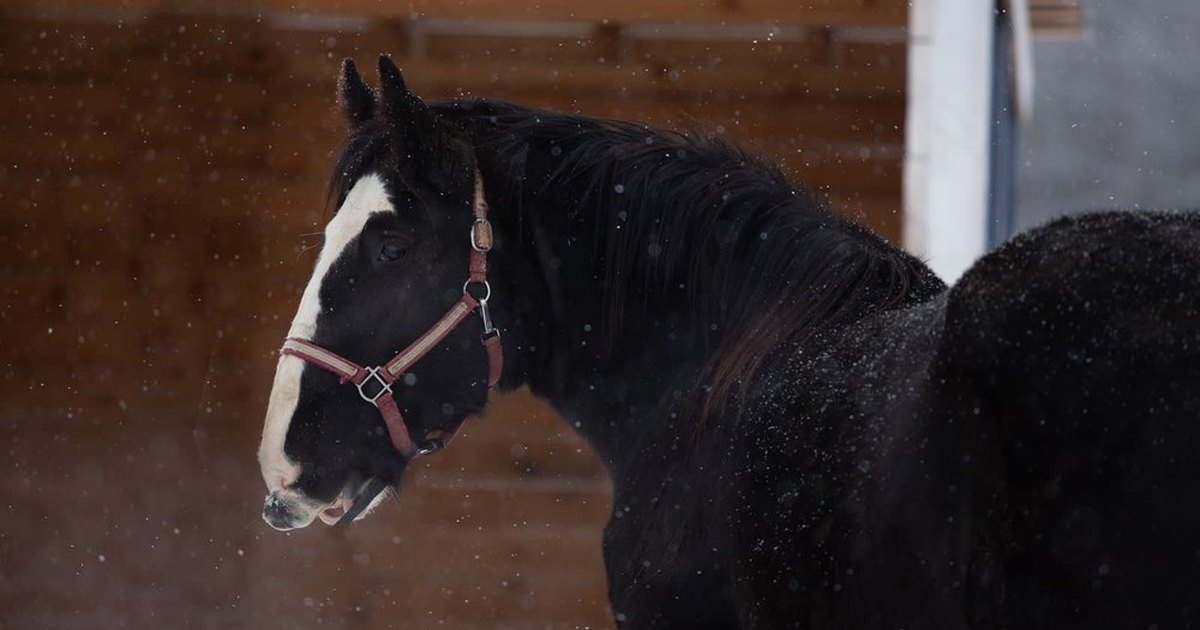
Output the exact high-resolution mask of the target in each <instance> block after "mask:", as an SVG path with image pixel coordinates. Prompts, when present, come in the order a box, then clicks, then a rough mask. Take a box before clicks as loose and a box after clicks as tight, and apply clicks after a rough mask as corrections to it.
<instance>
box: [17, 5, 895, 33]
mask: <svg viewBox="0 0 1200 630" xmlns="http://www.w3.org/2000/svg"><path fill="white" fill-rule="evenodd" d="M7 4H8V6H9V7H20V6H22V5H23V6H25V7H27V8H34V9H36V10H37V11H39V12H60V13H70V12H95V11H98V10H114V9H119V10H122V11H129V10H137V11H146V10H148V11H171V10H179V9H180V8H181V4H183V5H184V8H187V6H188V5H189V4H190V3H180V2H178V0H71V1H70V2H66V1H63V0H58V1H51V2H39V1H37V0H9V1H8V3H7ZM195 6H196V7H200V6H203V9H204V10H206V11H218V12H228V13H236V12H247V13H262V12H263V11H269V12H278V13H292V14H295V13H309V14H316V15H331V16H335V15H361V16H370V17H392V18H413V17H416V18H448V19H461V20H470V19H478V20H538V21H542V20H580V21H587V22H600V23H604V24H610V23H621V24H633V23H653V22H659V23H716V24H778V25H801V26H895V27H903V26H904V24H905V22H906V20H907V16H908V8H907V2H905V0H800V1H797V0H736V1H730V0H653V1H651V2H631V1H630V0H588V1H586V2H585V1H582V0H538V1H537V2H513V1H512V0H408V1H407V2H390V1H388V0H257V1H253V2H245V3H235V2H216V3H211V4H205V5H201V4H200V3H196V5H195Z"/></svg>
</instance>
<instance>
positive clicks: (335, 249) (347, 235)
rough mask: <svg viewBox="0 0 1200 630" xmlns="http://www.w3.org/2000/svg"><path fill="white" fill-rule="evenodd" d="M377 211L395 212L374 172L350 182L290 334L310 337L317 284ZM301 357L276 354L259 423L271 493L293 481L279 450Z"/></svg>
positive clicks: (291, 467) (292, 468)
mask: <svg viewBox="0 0 1200 630" xmlns="http://www.w3.org/2000/svg"><path fill="white" fill-rule="evenodd" d="M380 212H395V209H394V208H393V207H392V204H391V202H390V201H388V196H387V189H386V187H385V186H384V184H383V180H382V179H380V178H379V176H378V175H375V174H371V175H366V176H364V177H362V178H361V179H359V180H358V181H357V182H355V183H354V187H353V188H351V189H350V192H349V193H348V194H347V195H346V201H345V202H344V203H342V206H341V208H339V209H338V211H337V214H335V215H334V217H333V219H332V220H330V221H329V225H326V226H325V244H324V245H323V246H322V247H321V254H320V256H318V257H317V265H316V268H315V269H314V270H313V274H312V277H311V278H309V281H308V286H306V287H305V288H304V294H303V296H301V298H300V308H299V309H298V310H297V311H296V317H295V318H294V319H292V327H291V330H289V331H288V336H289V337H296V338H299V339H307V340H312V337H313V334H314V333H315V332H316V329H317V316H318V315H320V314H321V284H322V283H323V282H324V280H325V276H326V275H328V273H329V270H330V268H332V267H333V263H334V261H336V260H337V259H338V258H340V257H341V255H342V253H343V252H344V251H345V250H346V246H347V245H349V244H350V241H352V240H354V238H355V237H357V236H358V235H359V234H361V233H362V231H363V227H365V226H366V224H367V220H368V219H370V218H371V216H372V215H374V214H377V213H380ZM303 372H304V361H303V360H302V359H299V358H297V357H293V356H287V355H285V356H281V357H279V363H278V365H277V366H276V368H275V382H274V383H273V384H272V386H271V398H270V400H269V402H268V403H267V418H266V422H265V423H264V424H263V433H262V442H261V443H260V444H259V446H258V464H259V467H260V468H261V469H262V476H263V481H265V482H266V483H267V491H268V492H276V491H278V490H282V489H284V488H285V487H287V486H289V485H291V484H293V483H295V481H296V479H297V478H298V477H299V476H300V467H299V466H298V465H297V464H296V463H295V462H293V461H291V460H290V459H288V457H287V455H286V454H285V453H284V451H283V445H284V441H285V440H286V439H287V433H288V427H289V426H290V425H291V421H292V415H293V414H294V413H295V412H296V403H297V401H298V400H299V398H300V375H301V374H302V373H303Z"/></svg>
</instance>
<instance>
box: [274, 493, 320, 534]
mask: <svg viewBox="0 0 1200 630" xmlns="http://www.w3.org/2000/svg"><path fill="white" fill-rule="evenodd" d="M289 494H291V493H288V492H287V491H280V490H277V491H275V492H272V493H271V494H269V495H267V499H266V501H264V502H263V520H264V521H266V522H267V525H270V526H271V527H272V528H274V529H277V530H279V531H281V532H286V531H289V530H293V529H299V528H301V527H307V526H308V525H309V524H311V523H312V522H313V520H314V519H315V518H316V517H317V513H318V512H319V511H320V508H319V507H316V506H311V505H308V504H307V502H305V501H302V500H300V499H299V497H296V496H294V495H292V496H289Z"/></svg>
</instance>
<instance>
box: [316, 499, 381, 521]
mask: <svg viewBox="0 0 1200 630" xmlns="http://www.w3.org/2000/svg"><path fill="white" fill-rule="evenodd" d="M351 503H353V501H352V500H351V499H349V498H347V497H344V496H342V497H338V500H337V501H335V502H334V503H333V505H331V506H329V507H327V508H325V509H324V510H321V512H320V513H319V514H317V518H319V519H321V522H322V523H325V524H326V525H337V522H338V521H339V520H341V518H342V515H343V514H345V513H346V510H348V509H350V504H351ZM368 509H369V508H368ZM366 513H367V511H366V510H363V513H362V514H360V515H359V516H358V518H362V517H363V516H364V515H366ZM358 518H356V519H354V520H356V521H357V520H358Z"/></svg>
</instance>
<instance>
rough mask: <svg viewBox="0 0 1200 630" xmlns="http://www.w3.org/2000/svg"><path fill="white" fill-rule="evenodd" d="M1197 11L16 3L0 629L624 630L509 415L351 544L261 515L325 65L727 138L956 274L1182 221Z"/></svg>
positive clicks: (559, 1)
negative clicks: (1074, 218)
mask: <svg viewBox="0 0 1200 630" xmlns="http://www.w3.org/2000/svg"><path fill="white" fill-rule="evenodd" d="M1081 2H1083V3H1086V6H1081ZM910 4H911V7H910ZM1151 7H1153V9H1151ZM1171 11H1176V12H1177V13H1178V12H1182V13H1181V14H1177V15H1175V17H1174V18H1173V17H1172V14H1171ZM1196 13H1197V11H1196V6H1195V5H1194V3H1193V2H1192V0H1160V1H1157V2H1124V1H1122V0H1030V1H1026V0H1019V1H1016V0H1015V1H1013V2H998V3H996V4H992V2H991V1H990V0H979V1H978V2H972V3H967V2H961V1H960V0H918V1H916V2H912V3H910V2H906V1H905V0H807V1H800V2H796V1H794V0H789V1H784V0H689V1H687V2H684V1H683V0H658V1H655V0H648V1H646V2H637V3H631V2H627V1H625V0H621V1H616V0H591V1H590V2H587V3H583V2H572V1H570V0H541V1H540V2H538V3H536V4H534V3H521V2H515V1H503V2H502V1H498V0H415V1H410V2H376V1H373V0H343V1H334V2H318V1H316V0H295V1H285V0H247V1H245V2H238V3H233V2H199V1H189V0H179V1H172V0H81V1H78V2H60V3H44V2H33V1H24V0H6V1H5V2H4V3H3V4H0V107H2V109H0V132H2V133H0V347H2V348H3V353H2V354H0V448H2V449H3V450H2V453H3V458H2V459H0V509H2V510H3V516H2V517H0V628H114V627H134V628H139V627H146V626H148V625H151V624H155V625H166V626H168V627H232V628H241V627H268V628H271V627H311V626H317V625H320V626H322V627H330V628H388V627H396V628H417V627H451V628H475V627H478V628H596V627H600V628H604V627H611V622H610V621H609V612H608V608H607V600H606V595H605V582H604V573H603V566H602V563H601V560H600V547H599V545H600V534H601V528H602V526H603V523H604V522H605V520H606V519H607V516H608V511H609V489H608V483H607V480H606V479H605V478H604V474H603V470H602V468H601V467H600V465H599V464H598V462H597V461H596V460H595V458H594V457H593V456H592V454H591V453H590V452H589V451H588V449H587V447H586V446H585V445H584V444H582V443H581V442H580V441H579V440H578V439H577V438H576V437H575V436H574V434H573V433H571V432H570V431H569V430H568V429H567V428H566V425H565V424H564V423H562V422H561V421H560V420H559V419H558V418H556V417H555V416H554V414H553V412H552V411H551V410H549V409H547V408H546V407H544V406H542V405H540V404H539V403H537V401H535V400H533V399H532V398H531V397H529V396H527V395H525V394H520V393H518V394H513V395H509V396H505V397H502V398H500V399H498V400H496V401H494V404H493V405H492V406H491V407H490V408H489V413H488V414H487V416H486V417H485V418H483V419H481V420H477V421H472V422H470V423H468V425H467V426H466V429H465V433H464V436H463V438H462V439H461V440H459V441H456V443H455V445H454V448H452V449H450V450H448V451H446V452H443V453H441V454H438V455H437V456H435V457H430V458H428V459H426V460H422V462H421V463H420V464H419V465H417V466H415V468H414V469H413V470H411V471H410V475H409V478H408V481H407V484H406V487H405V491H404V495H403V498H402V500H401V502H399V503H395V502H389V503H387V504H385V505H384V507H382V508H381V509H380V510H379V511H378V512H377V514H376V515H375V516H374V517H372V518H370V519H368V520H366V521H364V522H362V523H360V524H359V525H358V526H356V527H354V528H350V529H348V530H333V529H328V528H325V527H321V526H314V527H312V528H309V529H307V530H302V531H298V532H294V533H289V534H281V533H278V532H275V531H273V530H270V529H269V528H267V526H266V525H265V524H264V523H263V522H262V521H261V519H260V516H259V514H260V508H261V502H262V498H263V495H264V489H263V485H262V481H261V480H260V478H259V473H258V467H257V463H256V461H255V449H256V448H257V444H258V436H259V431H260V430H261V421H262V415H263V412H264V410H265V406H266V397H267V392H268V389H269V386H270V381H271V374H272V371H273V368H274V362H275V356H276V354H275V353H276V349H277V348H278V345H279V343H280V342H281V340H282V337H283V335H284V333H285V332H286V330H287V326H288V322H289V321H290V319H291V316H292V314H293V312H294V310H295V307H296V304H297V303H298V300H299V296H300V292H301V289H302V288H303V284H304V282H305V281H306V280H307V277H308V274H309V272H310V270H311V266H312V264H313V262H314V259H315V251H316V250H315V249H313V248H314V247H316V246H317V245H319V243H320V231H321V229H322V227H323V224H324V222H325V221H326V220H327V219H328V218H329V216H330V212H331V211H330V209H329V208H327V207H326V205H325V203H324V201H325V190H326V183H327V178H328V176H329V174H330V170H331V168H332V164H333V161H334V159H335V157H336V153H337V150H338V148H339V146H340V143H341V141H342V138H343V133H344V129H343V126H342V123H341V121H340V119H339V117H338V116H337V115H336V112H335V90H334V88H335V78H336V69H337V65H338V62H339V61H340V60H341V59H342V58H344V57H355V58H356V59H357V60H358V61H359V62H360V64H361V65H362V66H363V67H366V68H372V67H373V60H374V58H375V56H376V55H378V54H379V53H381V52H387V53H390V54H392V55H393V57H394V58H395V59H396V60H397V61H398V63H399V65H400V66H401V68H402V69H403V70H404V72H405V74H406V77H407V78H408V81H409V84H410V86H412V87H413V89H414V90H415V91H416V92H418V93H419V94H421V95H422V96H423V97H425V98H427V99H441V98H448V97H455V96H489V97H496V98H502V99H507V100H512V101H515V102H519V103H522V104H527V105H533V106H540V107H546V108H553V109H558V110H565V111H572V112H582V113H585V114H589V115H595V116H603V117H615V118H621V119H627V120H634V121H644V122H648V123H652V124H655V125H660V126H665V127H669V128H673V129H678V130H681V131H688V130H692V129H697V128H705V129H710V130H714V131H716V132H717V133H720V134H723V135H725V136H726V137H728V138H730V139H732V140H734V141H737V142H740V143H742V144H744V145H745V146H747V147H749V148H750V149H751V150H753V151H756V152H758V153H760V154H764V155H766V156H769V157H771V158H773V159H776V160H778V161H779V162H781V163H782V164H783V165H784V166H785V168H786V169H787V170H789V171H790V172H792V173H794V174H795V176H796V177H797V178H798V179H799V180H800V181H802V182H804V184H805V185H806V186H808V187H809V188H810V189H811V190H813V191H814V192H815V193H816V194H818V195H819V196H821V197H822V198H824V199H826V200H827V201H828V202H829V203H830V204H831V205H832V206H833V207H835V208H836V209H837V211H839V212H841V213H843V214H845V215H846V216H849V217H851V218H853V219H856V220H858V221H861V222H863V223H866V224H867V225H869V226H870V227H872V228H873V229H874V230H876V231H877V232H878V233H880V234H881V235H883V236H884V237H885V238H887V239H889V240H891V241H892V242H894V243H896V244H900V245H905V246H907V247H909V248H910V249H912V250H914V251H916V252H918V253H919V254H921V255H923V256H926V257H927V258H929V259H930V260H931V262H932V263H934V264H935V266H938V268H939V271H941V272H942V273H943V274H944V275H946V276H947V277H948V278H953V277H954V276H956V275H957V274H958V273H960V272H961V270H962V268H965V264H968V263H969V260H971V259H973V257H975V256H977V255H979V254H980V253H982V252H983V251H984V250H986V248H987V247H989V246H991V245H994V244H995V243H996V242H999V240H1002V239H1003V238H1005V237H1007V235H1008V234H1009V233H1011V231H1012V230H1013V229H1015V228H1016V227H1018V226H1023V225H1026V224H1030V223H1033V222H1037V221H1041V220H1043V219H1044V218H1046V217H1048V216H1049V215H1051V214H1058V213H1062V212H1067V211H1072V210H1082V209H1085V208H1086V207H1088V206H1103V205H1110V206H1111V205H1116V204H1118V203H1119V204H1122V205H1137V204H1139V203H1146V201H1152V202H1153V203H1154V204H1163V203H1168V204H1170V203H1184V202H1185V201H1186V200H1187V199H1193V200H1194V199H1195V195H1196V193H1197V192H1198V191H1197V190H1196V186H1197V185H1200V184H1198V183H1197V181H1198V180H1196V178H1194V177H1189V174H1190V173H1189V171H1190V166H1191V165H1192V164H1195V163H1196V161H1195V160H1194V159H1191V161H1190V163H1188V164H1182V163H1179V162H1178V161H1177V160H1178V157H1179V155H1180V154H1179V151H1178V150H1177V151H1176V152H1175V153H1171V152H1170V151H1169V150H1166V149H1163V148H1162V147H1163V146H1164V145H1166V146H1175V145H1180V144H1183V141H1182V140H1181V135H1180V134H1182V133H1184V132H1185V131H1189V130H1190V131H1189V133H1191V135H1190V136H1187V137H1188V138H1190V139H1193V140H1194V138H1196V137H1200V135H1198V134H1196V133H1195V132H1196V131H1197V130H1196V128H1195V127H1196V122H1195V121H1194V120H1191V119H1189V117H1188V116H1187V115H1186V114H1187V110H1188V107H1187V104H1188V103H1194V102H1196V99H1195V98H1192V97H1194V96H1198V95H1197V94H1196V91H1197V81H1196V80H1195V73H1194V59H1196V58H1198V55H1197V53H1198V52H1200V50H1197V40H1196V39H1195V36H1194V35H1192V33H1193V32H1194V31H1195V29H1194V28H1192V27H1194V26H1195V25H1196V24H1197V19H1198V18H1200V16H1198V15H1196ZM1182 18H1186V20H1185V19H1182ZM1140 28H1146V29H1150V30H1147V31H1145V32H1143V33H1142V34H1140V35H1129V34H1128V29H1140ZM1188 46H1190V47H1191V48H1190V49H1189V48H1188ZM1112 57H1117V58H1119V60H1118V62H1117V65H1120V64H1121V63H1125V64H1126V65H1125V66H1122V67H1124V68H1126V70H1125V72H1126V74H1120V73H1119V72H1118V71H1117V70H1116V69H1115V68H1114V64H1113V62H1111V61H1110V58H1112ZM1172 63H1174V64H1175V65H1173V66H1171V67H1172V68H1174V69H1173V70H1164V67H1165V65H1168V64H1172ZM1185 63H1191V64H1193V65H1192V67H1190V68H1189V67H1187V66H1185V65H1184V64H1185ZM1148 71H1153V72H1156V73H1157V74H1153V76H1148V75H1147V72H1148ZM1164 76H1169V77H1170V78H1171V81H1170V82H1169V83H1166V82H1164V83H1158V82H1156V81H1158V80H1159V78H1161V77H1164ZM955 77H958V78H957V79H956V78H955ZM1033 77H1038V80H1039V81H1040V82H1034V81H1033ZM372 78H373V77H372ZM1135 79H1136V80H1140V81H1143V82H1144V85H1143V84H1138V85H1139V86H1140V87H1138V88H1136V89H1134V90H1130V89H1129V88H1128V87H1125V86H1128V85H1130V83H1129V82H1130V81H1134V80H1135ZM1163 80H1164V81H1166V80H1165V79H1163ZM971 82H975V83H971ZM976 85H978V87H979V89H975V88H974V87H972V86H976ZM1160 88H1161V89H1163V90H1167V93H1166V94H1157V96H1155V97H1153V98H1154V100H1149V101H1146V102H1145V103H1144V104H1142V105H1137V104H1130V103H1137V102H1138V101H1137V99H1139V98H1148V97H1149V93H1153V92H1155V91H1156V90H1159V89H1160ZM1080 95H1083V97H1082V98H1084V99H1085V100H1083V101H1080V100H1079V98H1080ZM1160 106H1161V107H1166V108H1168V110H1161V111H1160V109H1159V108H1160ZM1039 108H1041V109H1044V110H1045V115H1043V113H1042V111H1041V109H1039ZM1031 116H1032V117H1031ZM1167 120H1169V121H1170V125H1174V126H1173V127H1168V128H1167V129H1168V130H1167V131H1154V130H1151V129H1150V127H1154V129H1163V128H1162V127H1161V126H1154V125H1153V124H1152V123H1154V122H1157V123H1164V124H1165V121H1167ZM1030 121H1032V122H1030ZM1080 126H1082V127H1083V128H1082V129H1080ZM1114 128H1115V129H1120V131H1114ZM1031 129H1032V132H1031V131H1030V130H1031ZM1098 137H1099V138H1103V139H1106V140H1101V139H1097V138H1098ZM1096 143H1100V146H1099V148H1097V146H1096ZM1156 143H1157V144H1156ZM1187 150H1190V151H1191V154H1190V155H1191V156H1192V157H1193V158H1194V156H1195V151H1197V150H1198V149H1197V147H1196V144H1195V143H1194V142H1191V143H1190V144H1188V146H1187ZM1139 156H1140V157H1139ZM1089 160H1091V162H1094V161H1097V160H1098V161H1099V162H1100V163H1101V164H1100V166H1099V167H1096V169H1092V168H1086V167H1084V166H1083V165H1084V164H1089V163H1091V162H1089ZM1122 165H1125V166H1126V168H1125V169H1120V166H1122ZM1106 168H1107V169H1108V170H1105V169H1106ZM1130 168H1133V169H1135V171H1136V172H1137V173H1138V175H1134V174H1133V173H1132V172H1130V170H1129V169H1130ZM947 169H949V170H947ZM955 169H958V170H955ZM964 169H965V170H964ZM1097 169H1099V170H1097ZM1116 170H1121V172H1122V173H1123V177H1125V179H1120V178H1118V177H1116V176H1112V178H1111V179H1110V174H1111V173H1112V172H1114V171H1116ZM1145 176H1152V178H1151V179H1149V180H1144V181H1150V182H1152V184H1150V185H1143V186H1141V187H1139V185H1137V184H1133V183H1129V182H1130V181H1131V180H1135V179H1140V178H1143V177H1145ZM1132 191H1145V192H1146V193H1147V195H1146V196H1144V197H1139V196H1137V195H1136V194H1134V193H1133V192H1132ZM1166 191H1173V192H1172V193H1170V194H1168V193H1167V192H1166ZM1068 193H1070V194H1075V193H1078V194H1077V195H1075V196H1071V195H1070V194H1068ZM1084 193H1086V194H1084ZM1151 193H1153V194H1151ZM1106 195H1107V196H1106ZM1172 195H1174V196H1172ZM1026 200H1028V203H1026ZM1106 200H1107V201H1108V202H1109V203H1105V202H1106ZM1144 200H1145V201H1144ZM1193 203H1194V201H1193ZM964 244H965V245H964ZM949 246H953V247H951V248H950V249H945V250H943V248H945V247H949ZM955 248H957V249H955ZM964 261H966V262H964Z"/></svg>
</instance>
